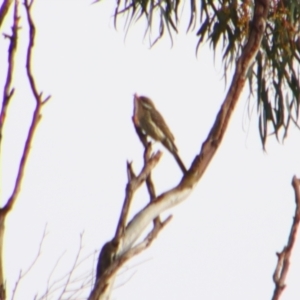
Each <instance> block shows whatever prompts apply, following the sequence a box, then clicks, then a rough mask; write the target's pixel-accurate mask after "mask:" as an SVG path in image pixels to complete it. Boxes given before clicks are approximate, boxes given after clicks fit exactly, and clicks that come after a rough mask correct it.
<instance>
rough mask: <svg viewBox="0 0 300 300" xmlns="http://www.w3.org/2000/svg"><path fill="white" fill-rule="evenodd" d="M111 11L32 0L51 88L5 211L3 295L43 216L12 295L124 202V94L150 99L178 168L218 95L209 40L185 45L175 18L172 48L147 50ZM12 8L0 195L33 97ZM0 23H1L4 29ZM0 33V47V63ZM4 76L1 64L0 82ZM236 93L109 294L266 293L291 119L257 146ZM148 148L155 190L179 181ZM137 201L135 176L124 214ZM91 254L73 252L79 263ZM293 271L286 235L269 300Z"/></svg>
mask: <svg viewBox="0 0 300 300" xmlns="http://www.w3.org/2000/svg"><path fill="white" fill-rule="evenodd" d="M113 8H114V3H109V1H103V3H100V4H95V5H90V3H89V2H88V1H83V0H72V1H71V0H69V1H67V0H64V1H62V0H61V1H58V0H57V1H50V0H47V1H46V0H44V1H41V0H36V1H35V4H34V10H33V13H34V14H33V17H34V20H35V24H36V26H37V37H36V47H35V50H34V63H33V66H34V73H35V78H36V82H37V85H38V88H39V89H40V90H41V91H43V92H44V95H45V96H46V95H48V94H51V95H52V98H51V100H50V101H49V103H48V104H47V105H46V106H45V107H44V109H43V117H42V121H41V122H40V125H39V128H38V130H37V132H36V135H35V139H34V143H33V146H32V149H31V154H30V159H29V161H28V166H27V168H26V177H25V179H24V181H23V185H22V190H21V193H20V196H19V199H18V201H17V204H16V206H15V208H14V210H13V211H12V212H11V213H10V215H9V216H8V218H7V222H6V234H5V276H6V277H7V288H8V299H10V297H11V291H12V289H13V287H14V284H15V282H16V280H17V278H18V275H19V271H20V269H23V270H24V269H26V268H27V266H28V265H29V264H30V263H31V262H32V260H33V259H34V257H35V254H36V252H37V250H38V245H39V243H40V239H41V236H42V233H43V231H44V228H45V224H46V223H47V224H48V227H47V232H48V235H47V238H46V240H45V242H44V245H43V251H42V255H41V257H40V259H39V261H38V263H37V264H36V265H35V268H34V269H33V270H32V271H31V273H30V274H29V275H28V276H27V277H26V278H25V279H24V281H22V283H21V285H20V287H19V291H18V293H17V294H16V297H15V299H33V298H34V295H35V294H36V293H38V294H39V295H41V294H42V293H43V292H44V291H45V286H46V283H47V279H48V277H49V274H50V272H51V270H52V269H53V266H54V265H55V263H56V261H57V259H58V258H59V257H60V256H61V255H62V253H65V254H64V256H63V257H62V259H61V261H60V265H59V267H58V268H57V271H56V272H55V273H54V274H53V278H54V279H55V278H59V277H60V276H61V275H62V274H65V273H67V272H68V270H69V269H70V266H71V265H72V262H73V261H74V258H75V255H76V253H77V251H78V245H79V239H80V233H82V232H84V235H83V244H84V249H83V250H82V255H83V256H86V255H88V254H90V253H93V252H94V251H96V250H97V251H98V250H99V249H100V248H101V246H102V245H103V244H104V243H105V242H106V241H108V240H109V239H111V238H112V237H113V234H114V231H115V228H116V224H117V220H118V216H119V213H120V209H121V206H122V202H123V199H124V190H125V185H126V180H127V178H126V161H127V160H129V161H133V166H134V168H135V170H136V172H138V171H139V170H140V167H141V163H142V157H143V156H142V155H143V148H142V146H141V144H140V142H139V140H138V138H137V136H136V134H135V131H134V128H133V125H132V121H131V116H132V110H133V94H134V93H135V92H136V93H138V94H142V95H147V96H149V97H150V98H151V99H152V100H153V101H154V102H155V104H156V107H157V108H158V109H159V111H160V112H161V113H162V115H163V116H164V118H165V120H166V121H167V123H168V125H169V127H170V128H171V131H172V132H173V134H174V135H175V138H176V144H177V146H178V149H179V153H180V155H181V156H182V159H183V161H184V162H185V163H186V165H187V166H189V165H190V163H191V161H192V160H193V158H194V156H195V155H196V154H197V153H198V152H199V150H200V147H201V144H202V142H203V141H204V139H205V138H206V136H207V134H208V132H209V129H210V128H211V126H212V124H213V122H214V120H215V116H216V113H217V112H218V110H219V107H220V105H221V103H222V101H223V100H224V97H225V95H226V91H227V88H228V86H225V84H224V80H223V78H222V75H223V73H222V66H221V64H220V61H219V60H218V58H217V57H216V59H215V60H214V57H213V54H212V52H211V50H210V49H209V47H202V48H201V49H200V52H199V54H198V57H196V56H195V47H196V44H197V38H196V35H195V33H190V34H188V35H186V34H185V30H184V29H185V28H186V27H185V26H186V25H187V22H185V18H184V20H183V22H182V27H181V28H182V30H181V34H179V35H178V36H176V37H175V38H174V45H173V47H172V46H171V42H170V39H169V38H168V37H167V36H166V37H165V38H164V39H163V40H161V41H160V42H159V43H158V44H157V45H156V46H155V47H154V48H152V49H150V48H149V40H148V39H147V38H146V39H143V36H144V30H145V24H144V23H143V22H139V23H138V24H137V25H134V26H132V27H131V29H130V30H129V32H128V34H127V37H126V39H125V32H124V30H123V26H122V22H120V24H119V26H118V30H115V29H114V27H113V19H112V18H111V16H112V13H113ZM21 9H22V13H21V16H22V19H21V24H22V30H21V31H20V44H19V50H18V55H17V65H16V74H15V82H14V86H15V87H16V93H15V97H14V98H13V100H12V101H11V105H10V107H9V114H8V119H7V123H6V126H5V130H4V141H3V145H2V151H1V154H2V157H1V159H2V160H1V172H2V174H1V179H2V180H1V184H2V186H1V197H2V200H1V201H2V203H4V202H5V201H6V199H7V198H8V197H9V195H10V194H11V191H12V187H13V184H14V180H15V176H16V172H17V167H18V164H19V160H20V155H21V153H22V149H23V144H24V139H25V137H26V134H27V131H28V126H29V122H30V118H31V114H32V110H33V105H34V99H33V97H32V95H31V93H30V90H29V86H28V81H27V78H26V74H25V60H24V55H25V50H26V47H27V39H28V32H27V29H28V28H27V25H26V22H25V19H24V10H23V7H21ZM183 16H185V15H184V13H183ZM10 26H11V24H10V23H9V22H6V26H5V32H9V27H10ZM7 42H8V41H7V40H6V41H5V40H3V39H2V40H1V44H0V57H1V61H2V62H1V64H2V65H4V63H6V51H7ZM4 76H5V68H1V70H0V82H4V81H3V80H4ZM229 78H231V77H230V76H229ZM228 82H230V80H229V81H228ZM247 96H248V91H247V89H245V91H244V93H243V96H242V98H241V99H240V102H239V104H238V106H237V108H236V111H235V112H234V116H233V119H232V120H231V122H230V125H229V127H228V130H227V133H226V136H225V138H224V141H223V143H222V145H221V147H220V149H219V150H218V152H217V154H216V156H215V157H214V159H213V161H212V162H211V164H210V166H209V168H208V169H207V171H206V173H205V175H204V176H203V178H202V180H201V182H200V183H199V185H198V186H197V187H196V188H195V190H194V192H193V193H192V195H191V196H190V198H188V199H187V200H186V201H185V202H184V203H182V204H181V205H179V206H178V207H176V208H175V209H173V210H172V211H170V212H168V213H166V214H165V215H164V217H165V216H168V214H172V215H173V216H174V218H173V220H172V222H171V223H169V225H168V226H167V227H166V228H165V229H164V230H163V231H162V232H161V234H160V235H159V237H158V239H157V240H156V241H155V242H154V243H153V245H152V246H151V248H150V249H149V250H147V251H146V252H144V253H143V254H142V255H140V256H138V257H137V258H136V259H134V260H132V261H129V263H128V264H127V266H126V268H124V271H123V272H122V274H121V275H119V276H118V278H117V282H116V288H115V289H114V291H113V294H112V299H130V300H135V299H137V300H138V299H144V300H150V299H205V300H216V299H231V300H240V299H244V300H253V299H270V298H271V295H272V293H273V289H274V284H273V282H272V275H273V272H274V269H275V266H276V262H277V261H276V255H275V253H276V252H277V251H281V250H282V247H283V246H284V245H285V243H286V241H287V237H288V233H289V230H290V226H291V222H292V217H293V214H294V208H295V205H294V203H295V202H294V192H293V189H292V187H291V180H292V177H293V175H298V176H300V174H299V173H300V172H299V171H300V158H299V150H300V133H299V131H298V130H296V129H294V128H292V129H291V130H290V134H289V137H288V139H287V140H286V141H285V142H284V145H283V144H278V143H277V141H276V139H275V138H274V136H271V137H270V138H269V140H268V143H267V153H264V152H263V151H262V147H261V144H260V139H259V134H258V129H257V127H258V126H257V115H256V111H257V108H256V103H255V100H254V99H250V100H249V99H248V98H247ZM249 101H250V102H249ZM249 107H250V108H249ZM248 110H249V111H250V112H251V119H249V116H248ZM155 149H162V150H163V152H164V155H163V157H162V159H161V162H160V164H159V165H158V166H157V168H156V169H155V170H154V172H153V179H154V182H155V185H156V188H157V193H158V194H160V193H161V192H163V191H166V190H168V189H169V188H172V187H173V186H174V185H176V184H177V183H178V182H179V180H180V178H181V172H180V169H179V168H178V166H177V164H176V162H175V161H174V159H173V157H172V156H171V155H170V154H169V153H168V152H167V150H165V149H163V148H162V147H161V146H160V145H158V144H155ZM147 201H148V197H147V194H146V192H145V188H144V187H142V188H141V189H140V190H139V191H138V193H137V194H136V198H135V200H134V204H133V207H132V209H131V215H134V214H135V213H136V212H137V211H138V209H140V208H142V207H143V206H144V205H145V204H146V203H147ZM97 256H98V252H97ZM92 263H93V261H92V259H90V260H87V261H86V262H85V264H84V267H83V272H84V271H88V270H91V267H92ZM299 275H300V249H299V242H298V243H297V245H296V247H295V249H294V253H293V256H292V261H291V267H290V271H289V276H288V278H287V288H286V290H285V291H284V294H283V296H282V298H281V299H282V300H294V299H296V298H298V297H299V295H300V287H299ZM55 297H57V295H56V296H54V297H53V299H57V298H55Z"/></svg>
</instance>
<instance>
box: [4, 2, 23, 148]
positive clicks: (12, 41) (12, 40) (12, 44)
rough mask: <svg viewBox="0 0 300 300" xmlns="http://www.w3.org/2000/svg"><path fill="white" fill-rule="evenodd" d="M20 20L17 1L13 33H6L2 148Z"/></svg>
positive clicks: (12, 92)
mask: <svg viewBox="0 0 300 300" xmlns="http://www.w3.org/2000/svg"><path fill="white" fill-rule="evenodd" d="M5 2H7V3H5ZM9 2H12V1H4V3H3V4H2V7H1V9H0V27H1V21H3V20H2V17H1V10H2V9H3V6H5V5H10V4H9ZM19 20H20V17H19V16H18V2H17V1H15V5H14V16H13V26H12V34H11V35H8V34H5V35H4V37H6V38H7V39H9V47H8V66H7V73H6V81H5V84H4V89H3V98H2V107H1V112H0V150H1V144H2V143H1V142H2V132H3V126H4V122H5V117H6V112H7V108H8V104H9V101H10V99H11V98H12V96H13V94H14V91H15V90H14V88H13V87H12V81H13V74H14V66H15V56H16V52H17V42H18V28H19Z"/></svg>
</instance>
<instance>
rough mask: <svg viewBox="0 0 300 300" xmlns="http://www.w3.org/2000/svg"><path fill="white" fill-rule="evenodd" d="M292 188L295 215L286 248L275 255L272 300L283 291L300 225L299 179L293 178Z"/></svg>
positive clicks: (275, 299) (276, 299)
mask: <svg viewBox="0 0 300 300" xmlns="http://www.w3.org/2000/svg"><path fill="white" fill-rule="evenodd" d="M292 186H293V188H294V191H295V202H296V207H295V215H294V218H293V223H292V226H291V230H290V234H289V238H288V241H287V244H286V246H284V247H283V249H282V251H281V252H279V253H276V255H277V265H276V268H275V272H274V274H273V281H274V283H275V289H274V293H273V297H272V300H278V299H279V298H280V296H281V294H282V292H283V290H284V289H285V287H286V285H285V280H286V276H287V274H288V271H289V266H290V258H291V255H292V251H293V248H294V245H295V243H296V238H297V232H298V229H299V223H300V179H298V178H297V177H296V176H294V177H293V180H292Z"/></svg>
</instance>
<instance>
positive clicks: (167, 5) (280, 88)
mask: <svg viewBox="0 0 300 300" xmlns="http://www.w3.org/2000/svg"><path fill="white" fill-rule="evenodd" d="M99 1H100V0H99ZM182 7H183V4H181V2H180V0H173V1H172V0H156V1H155V0H130V1H129V0H124V1H121V0H118V1H117V4H116V9H115V13H114V18H115V25H116V22H117V19H118V17H119V16H121V15H125V16H126V17H127V18H128V20H129V23H128V28H129V26H130V24H131V23H132V22H136V21H137V20H139V19H141V18H144V19H145V20H146V21H147V30H146V33H145V34H147V33H149V34H150V33H151V30H152V29H153V27H154V25H157V23H156V20H158V27H157V28H158V33H157V37H156V39H155V40H154V42H153V43H152V45H153V44H155V43H156V42H157V40H159V39H160V38H161V37H163V36H164V34H165V29H167V32H168V34H169V36H170V38H171V40H172V35H173V34H176V33H177V32H178V25H179V19H180V17H179V12H181V10H182ZM253 11H254V1H253V0H244V1H243V0H239V1H238V0H218V1H216V0H200V1H195V0H190V1H189V13H190V16H189V23H188V24H187V31H195V30H196V29H197V31H196V34H197V36H198V43H197V46H196V49H197V51H198V50H199V46H200V45H201V44H202V43H203V42H208V43H209V44H210V46H211V47H212V49H213V52H215V51H216V49H217V46H221V49H222V55H223V56H222V59H223V63H224V73H225V79H226V74H227V71H228V70H229V67H230V66H232V65H234V64H235V61H236V59H237V58H238V56H239V55H240V54H241V51H242V48H243V45H244V43H245V41H246V39H247V37H248V33H249V30H250V29H251V19H252V16H253ZM299 18H300V1H299V0H293V1H290V0H270V11H269V16H268V22H267V26H266V32H265V35H264V38H263V41H262V44H261V49H260V51H259V53H258V55H257V57H256V59H255V62H254V64H253V66H252V68H251V69H250V70H249V74H248V83H249V87H250V91H251V96H253V97H255V98H256V102H257V111H258V114H259V124H258V125H259V126H258V128H259V133H260V137H261V141H262V145H263V147H264V148H265V145H266V141H267V137H268V135H269V134H271V133H275V134H276V137H277V139H279V133H282V137H283V138H285V137H286V136H287V133H288V129H289V126H290V124H291V123H294V124H295V125H296V126H297V127H299V126H298V124H297V120H298V114H299V101H300V94H299V91H300V83H299V62H300V36H299V29H300V22H299ZM153 20H155V24H153V23H154V21H153ZM291 121H292V122H291ZM280 130H281V131H280Z"/></svg>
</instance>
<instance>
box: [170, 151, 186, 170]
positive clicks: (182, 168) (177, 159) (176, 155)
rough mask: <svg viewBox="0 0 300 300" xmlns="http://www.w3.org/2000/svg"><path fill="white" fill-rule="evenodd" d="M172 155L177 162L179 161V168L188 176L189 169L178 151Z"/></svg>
mask: <svg viewBox="0 0 300 300" xmlns="http://www.w3.org/2000/svg"><path fill="white" fill-rule="evenodd" d="M172 154H173V156H174V158H175V160H176V161H177V163H178V166H179V167H180V169H181V171H182V173H183V174H186V172H187V169H186V167H185V165H184V163H183V162H182V160H181V158H180V157H179V155H178V152H177V151H173V152H172Z"/></svg>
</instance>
